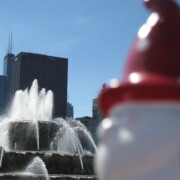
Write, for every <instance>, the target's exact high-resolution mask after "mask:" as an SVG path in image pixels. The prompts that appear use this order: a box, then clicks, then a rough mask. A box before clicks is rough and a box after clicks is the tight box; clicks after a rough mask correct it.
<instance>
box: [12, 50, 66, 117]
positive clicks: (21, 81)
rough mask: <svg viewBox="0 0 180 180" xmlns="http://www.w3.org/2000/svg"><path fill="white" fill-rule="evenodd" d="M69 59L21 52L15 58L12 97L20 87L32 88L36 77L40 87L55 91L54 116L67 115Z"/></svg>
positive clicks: (13, 62)
mask: <svg viewBox="0 0 180 180" xmlns="http://www.w3.org/2000/svg"><path fill="white" fill-rule="evenodd" d="M67 73H68V59H66V58H60V57H53V56H47V55H41V54H33V53H25V52H21V53H19V54H18V55H17V56H15V57H14V58H13V61H12V76H11V98H13V97H14V94H15V92H16V91H17V90H19V89H25V88H27V87H28V88H30V86H31V84H32V82H33V80H34V79H37V80H38V83H39V87H40V88H45V89H46V90H52V91H53V93H54V113H53V116H54V117H66V113H67V111H66V108H67V80H68V74H67Z"/></svg>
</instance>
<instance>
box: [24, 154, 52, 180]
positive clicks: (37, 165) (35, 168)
mask: <svg viewBox="0 0 180 180" xmlns="http://www.w3.org/2000/svg"><path fill="white" fill-rule="evenodd" d="M25 172H26V173H32V174H43V175H44V176H45V177H46V180H49V176H48V171H47V168H46V165H45V164H44V162H43V161H42V159H41V158H40V157H35V158H33V160H32V161H31V163H30V164H29V165H28V166H27V167H26V169H25Z"/></svg>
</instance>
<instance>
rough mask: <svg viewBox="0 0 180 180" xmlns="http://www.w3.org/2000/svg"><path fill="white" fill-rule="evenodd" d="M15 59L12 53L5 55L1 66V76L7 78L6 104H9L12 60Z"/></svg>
mask: <svg viewBox="0 0 180 180" xmlns="http://www.w3.org/2000/svg"><path fill="white" fill-rule="evenodd" d="M14 57H15V55H14V54H12V53H9V52H8V53H7V54H6V56H5V57H4V66H3V75H4V76H7V77H6V79H7V84H6V98H7V99H6V102H7V103H9V102H10V90H11V87H10V86H11V79H12V78H11V75H12V61H13V58H14Z"/></svg>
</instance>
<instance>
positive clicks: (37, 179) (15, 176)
mask: <svg viewBox="0 0 180 180" xmlns="http://www.w3.org/2000/svg"><path fill="white" fill-rule="evenodd" d="M49 178H50V179H51V180H65V179H66V180H71V179H72V180H76V179H77V180H97V177H96V176H87V175H83V176H78V175H63V174H61V175H57V174H54V175H50V176H49ZM4 179H8V180H46V177H45V176H44V175H41V174H38V175H35V174H25V173H2V174H1V173H0V180H4Z"/></svg>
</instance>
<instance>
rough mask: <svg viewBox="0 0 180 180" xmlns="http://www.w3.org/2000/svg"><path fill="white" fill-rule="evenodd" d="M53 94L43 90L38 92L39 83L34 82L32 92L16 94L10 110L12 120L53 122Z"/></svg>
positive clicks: (18, 92) (25, 91)
mask: <svg viewBox="0 0 180 180" xmlns="http://www.w3.org/2000/svg"><path fill="white" fill-rule="evenodd" d="M52 111H53V93H52V91H50V90H49V91H48V92H46V90H45V89H42V90H41V91H40V92H38V82H37V80H34V81H33V83H32V86H31V88H30V90H29V91H28V89H26V90H24V91H22V90H19V91H17V92H16V94H15V97H14V100H13V103H12V107H11V110H10V114H9V117H10V120H11V121H14V120H18V121H22V120H32V121H37V120H43V121H49V120H52Z"/></svg>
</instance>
